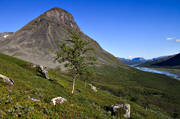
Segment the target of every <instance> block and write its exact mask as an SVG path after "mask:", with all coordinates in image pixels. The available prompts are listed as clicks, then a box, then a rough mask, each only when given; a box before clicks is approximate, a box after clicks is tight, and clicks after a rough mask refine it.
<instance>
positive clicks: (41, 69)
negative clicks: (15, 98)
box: [33, 65, 50, 80]
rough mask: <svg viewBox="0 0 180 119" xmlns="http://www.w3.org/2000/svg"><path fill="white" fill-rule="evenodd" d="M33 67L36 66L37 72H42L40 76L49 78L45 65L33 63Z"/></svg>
mask: <svg viewBox="0 0 180 119" xmlns="http://www.w3.org/2000/svg"><path fill="white" fill-rule="evenodd" d="M33 67H34V68H36V69H37V70H38V72H40V73H41V74H42V76H43V77H44V78H46V79H48V80H50V78H49V76H48V71H47V67H44V66H42V65H34V66H33Z"/></svg>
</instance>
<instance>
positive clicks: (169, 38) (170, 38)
mask: <svg viewBox="0 0 180 119" xmlns="http://www.w3.org/2000/svg"><path fill="white" fill-rule="evenodd" d="M174 39H175V38H172V37H168V38H166V40H174Z"/></svg>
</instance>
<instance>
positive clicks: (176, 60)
mask: <svg viewBox="0 0 180 119" xmlns="http://www.w3.org/2000/svg"><path fill="white" fill-rule="evenodd" d="M152 66H160V67H180V53H179V54H177V55H175V56H173V57H170V58H169V59H167V60H164V61H161V62H159V63H154V64H152Z"/></svg>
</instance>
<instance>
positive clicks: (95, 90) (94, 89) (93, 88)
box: [89, 84, 97, 92]
mask: <svg viewBox="0 0 180 119" xmlns="http://www.w3.org/2000/svg"><path fill="white" fill-rule="evenodd" d="M89 86H90V87H91V89H92V90H93V91H94V92H97V88H96V87H95V86H93V85H92V84H89Z"/></svg>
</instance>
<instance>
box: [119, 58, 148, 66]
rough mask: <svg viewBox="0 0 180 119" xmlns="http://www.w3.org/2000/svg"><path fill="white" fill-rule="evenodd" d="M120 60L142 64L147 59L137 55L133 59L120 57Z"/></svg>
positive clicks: (133, 64) (130, 63) (132, 63)
mask: <svg viewBox="0 0 180 119" xmlns="http://www.w3.org/2000/svg"><path fill="white" fill-rule="evenodd" d="M119 59H120V61H121V62H122V63H124V64H127V65H131V66H136V65H140V64H142V63H145V62H146V61H147V60H146V59H144V58H142V57H136V58H133V59H125V58H119Z"/></svg>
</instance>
